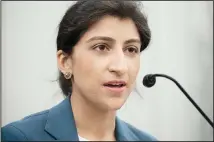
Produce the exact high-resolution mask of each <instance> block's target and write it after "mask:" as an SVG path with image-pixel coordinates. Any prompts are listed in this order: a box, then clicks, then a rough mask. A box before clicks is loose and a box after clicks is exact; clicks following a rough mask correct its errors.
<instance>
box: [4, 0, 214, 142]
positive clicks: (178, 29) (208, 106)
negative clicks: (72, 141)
mask: <svg viewBox="0 0 214 142" xmlns="http://www.w3.org/2000/svg"><path fill="white" fill-rule="evenodd" d="M73 3H74V2H72V1H70V2H69V1H64V2H63V1H62V2H61V1H40V2H39V1H37V2H28V1H25V2H21V1H20V2H18V1H17V2H15V1H3V2H2V60H1V61H2V63H1V64H2V115H1V117H2V126H4V125H6V124H8V123H10V122H12V121H15V120H18V119H21V118H23V117H25V116H26V115H29V114H32V113H35V112H38V111H41V110H44V109H48V108H50V107H52V106H53V105H56V104H57V103H59V102H60V101H61V100H62V99H63V97H62V94H61V92H60V89H59V87H58V83H57V82H56V81H54V80H56V79H57V75H58V74H57V72H58V71H57V63H56V35H57V26H58V24H59V22H60V20H61V18H62V16H63V15H64V13H65V11H66V10H67V8H68V7H69V6H70V5H72V4H73ZM142 10H143V11H144V12H145V13H146V15H147V17H148V21H149V25H150V28H151V31H152V41H151V44H150V45H149V48H148V49H147V50H145V51H144V52H143V53H142V55H141V68H140V72H139V75H138V78H137V86H136V88H137V92H138V93H136V91H133V93H132V94H131V96H130V97H129V99H128V101H127V103H126V104H125V105H124V106H123V107H122V109H121V110H119V111H118V116H120V118H121V119H123V120H125V121H127V122H129V123H131V124H132V125H134V126H136V127H137V128H139V129H141V130H145V131H147V132H149V133H150V134H152V135H154V136H155V137H157V138H158V140H161V141H162V140H174V141H176V140H180V141H182V140H187V141H188V140H189V141H196V140H202V141H205V140H210V141H211V140H213V129H212V127H211V126H210V125H209V124H208V123H207V122H206V120H205V119H204V118H203V117H202V116H201V114H200V113H199V112H198V111H197V110H196V108H195V107H194V106H193V105H192V104H191V103H190V102H189V100H188V99H187V98H186V97H185V96H184V95H183V93H182V92H181V91H180V90H179V88H177V86H176V85H175V84H174V83H173V82H171V81H170V80H167V79H164V78H158V79H157V82H156V85H155V86H154V87H152V88H145V87H144V86H143V85H142V83H141V82H142V79H143V77H144V76H145V75H146V74H148V73H163V74H167V75H169V76H172V77H173V78H175V79H176V80H177V81H178V82H179V83H180V84H181V85H182V86H183V87H184V88H185V89H186V91H187V92H188V93H189V94H190V96H191V97H192V98H193V100H195V102H196V103H197V104H198V105H199V106H200V107H201V108H202V110H203V111H204V112H205V113H206V114H207V115H208V117H209V118H210V119H211V120H212V121H213V2H212V1H195V2H194V1H189V2H185V1H182V2H181V1H180V2H179V1H175V2H170V1H167V2H166V1H165V2H157V1H151V2H148V1H144V2H143V7H142ZM139 95H140V96H142V97H140V96H139Z"/></svg>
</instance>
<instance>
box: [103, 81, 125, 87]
mask: <svg viewBox="0 0 214 142" xmlns="http://www.w3.org/2000/svg"><path fill="white" fill-rule="evenodd" d="M104 86H106V87H113V88H121V87H124V86H126V82H125V81H109V82H106V83H104Z"/></svg>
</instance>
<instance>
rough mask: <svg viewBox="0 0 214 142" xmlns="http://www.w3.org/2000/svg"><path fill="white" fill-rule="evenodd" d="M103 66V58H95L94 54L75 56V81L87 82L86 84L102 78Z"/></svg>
mask: <svg viewBox="0 0 214 142" xmlns="http://www.w3.org/2000/svg"><path fill="white" fill-rule="evenodd" d="M103 66H104V63H103V60H99V59H97V58H96V56H94V55H91V54H88V53H87V54H84V55H82V56H79V57H76V58H75V60H74V64H73V70H74V76H75V78H76V81H77V80H78V82H79V81H81V82H83V83H86V82H87V83H86V84H88V83H90V84H95V83H97V82H99V80H100V78H102V76H101V75H102V72H103V71H102V70H103V68H104V67H103Z"/></svg>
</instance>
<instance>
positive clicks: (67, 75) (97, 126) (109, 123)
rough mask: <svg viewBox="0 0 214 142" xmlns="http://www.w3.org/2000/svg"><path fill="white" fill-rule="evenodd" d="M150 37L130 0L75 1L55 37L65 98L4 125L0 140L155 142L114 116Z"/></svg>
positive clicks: (137, 9)
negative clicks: (43, 109)
mask: <svg viewBox="0 0 214 142" xmlns="http://www.w3.org/2000/svg"><path fill="white" fill-rule="evenodd" d="M150 36H151V34H150V29H149V27H148V23H147V20H146V18H145V16H144V15H143V14H142V13H141V12H140V10H139V8H138V7H137V4H136V3H134V2H132V1H121V0H114V1H96V0H90V1H78V2H77V3H75V4H74V5H73V6H71V7H70V8H69V9H68V10H67V12H66V13H65V15H64V17H63V18H62V21H61V22H60V24H59V32H58V36H57V61H58V67H59V70H60V74H59V84H60V87H61V89H62V92H63V94H64V95H65V96H66V98H65V99H64V100H63V101H62V102H61V103H60V104H58V105H56V106H54V107H53V108H51V109H49V110H46V111H43V112H39V113H36V114H32V115H30V116H28V117H25V118H24V119H22V120H20V121H16V122H13V123H10V124H8V125H6V126H4V127H3V128H2V135H1V136H2V140H21V141H24V140H42V141H43V140H69V141H78V140H80V141H84V140H85V141H87V140H90V141H104V140H108V141H115V140H117V141H134V140H138V141H144V140H145V141H153V140H154V141H155V140H156V139H155V138H154V137H153V136H151V135H149V134H147V133H145V132H142V131H140V130H139V129H137V128H135V127H133V126H132V125H130V124H128V123H126V122H124V121H122V120H120V119H119V118H118V117H116V111H117V110H118V109H120V108H121V107H122V106H123V104H124V103H125V101H126V100H127V98H128V96H129V94H130V93H131V91H132V89H133V87H134V85H135V80H136V76H137V74H138V71H139V67H140V52H141V51H143V50H144V49H145V48H146V47H147V46H148V44H149V42H150Z"/></svg>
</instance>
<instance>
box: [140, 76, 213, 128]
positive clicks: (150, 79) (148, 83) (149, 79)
mask: <svg viewBox="0 0 214 142" xmlns="http://www.w3.org/2000/svg"><path fill="white" fill-rule="evenodd" d="M156 77H164V78H167V79H169V80H171V81H173V82H174V83H175V84H176V85H177V86H178V88H179V89H180V90H181V91H182V92H183V93H184V95H185V96H186V97H187V98H188V99H189V101H190V102H191V103H192V104H193V105H194V106H195V108H196V109H197V110H198V111H199V112H200V113H201V115H202V116H203V117H204V118H205V119H206V120H207V122H208V123H209V124H210V125H211V126H212V127H213V122H212V121H211V120H210V119H209V118H208V117H207V115H206V114H205V113H204V112H203V111H202V109H201V108H200V107H199V106H198V105H197V103H195V101H194V100H193V99H192V98H191V97H190V96H189V95H188V93H187V92H186V91H185V90H184V88H183V87H182V86H181V85H180V84H179V83H178V82H177V81H176V80H175V79H173V78H172V77H170V76H168V75H165V74H148V75H146V76H144V78H143V85H144V86H145V87H148V88H150V87H152V86H154V85H155V83H156Z"/></svg>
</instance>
